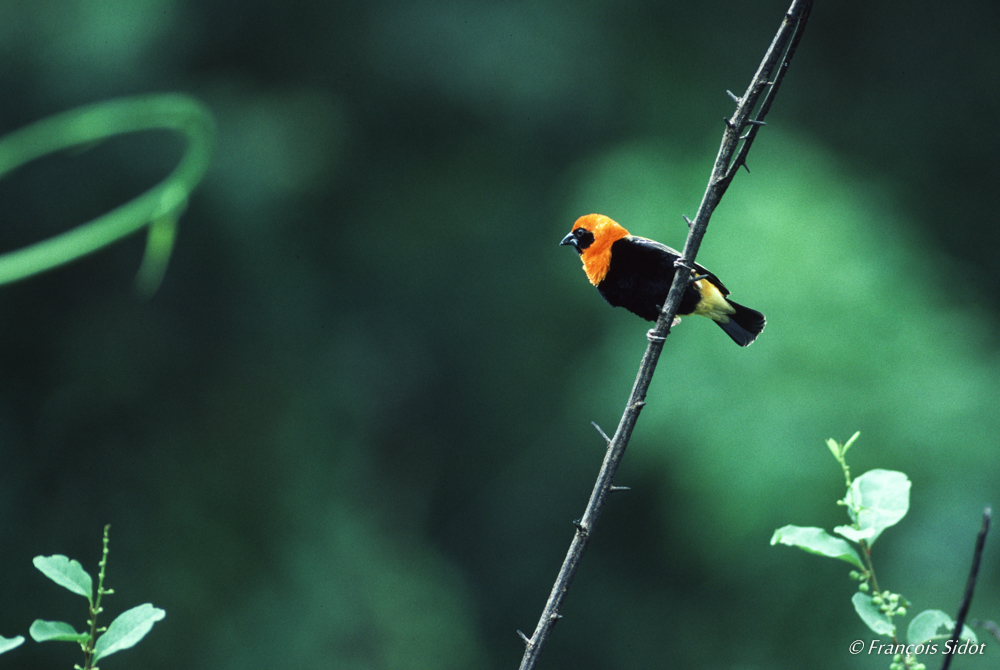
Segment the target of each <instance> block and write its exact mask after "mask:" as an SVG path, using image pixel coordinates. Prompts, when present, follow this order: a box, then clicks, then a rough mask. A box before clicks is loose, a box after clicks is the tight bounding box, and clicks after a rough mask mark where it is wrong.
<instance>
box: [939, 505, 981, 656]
mask: <svg viewBox="0 0 1000 670" xmlns="http://www.w3.org/2000/svg"><path fill="white" fill-rule="evenodd" d="M992 518H993V509H992V508H991V507H987V508H986V509H984V510H983V525H982V526H981V527H980V528H979V534H978V535H977V536H976V548H975V550H974V551H973V552H972V568H971V569H970V570H969V580H968V581H967V582H966V584H965V595H963V596H962V604H960V605H959V606H958V616H956V617H955V630H954V631H953V632H952V634H951V640H950V642H949V643H948V645H946V646H945V649H954V648H955V646H956V643H957V642H958V638H959V637H960V636H961V635H962V627H963V626H964V625H965V617H966V615H967V614H968V613H969V606H970V605H972V594H973V593H974V592H975V590H976V579H977V578H978V576H979V559H981V558H982V557H983V547H984V546H986V534H987V533H989V532H990V520H991V519H992ZM951 658H952V654H950V653H945V655H944V661H943V662H942V663H941V670H948V666H950V665H951Z"/></svg>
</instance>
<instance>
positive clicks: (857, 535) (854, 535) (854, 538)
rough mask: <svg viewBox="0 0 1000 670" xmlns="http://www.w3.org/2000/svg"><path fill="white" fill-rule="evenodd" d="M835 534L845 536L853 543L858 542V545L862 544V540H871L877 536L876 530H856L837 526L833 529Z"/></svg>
mask: <svg viewBox="0 0 1000 670" xmlns="http://www.w3.org/2000/svg"><path fill="white" fill-rule="evenodd" d="M833 532H834V533H837V534H839V535H843V536H844V537H846V538H847V539H848V540H850V541H851V542H858V543H860V542H861V540H870V539H871V538H872V536H873V535H875V529H874V528H866V529H864V530H858V529H856V528H852V527H851V526H837V527H836V528H834V529H833Z"/></svg>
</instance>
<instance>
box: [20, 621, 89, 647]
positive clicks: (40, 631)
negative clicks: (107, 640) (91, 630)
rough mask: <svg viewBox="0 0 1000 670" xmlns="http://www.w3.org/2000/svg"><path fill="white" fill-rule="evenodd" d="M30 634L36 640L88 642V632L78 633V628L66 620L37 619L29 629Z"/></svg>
mask: <svg viewBox="0 0 1000 670" xmlns="http://www.w3.org/2000/svg"><path fill="white" fill-rule="evenodd" d="M28 634H29V635H31V639H32V640H34V641H35V642H86V641H87V639H89V638H90V635H89V634H88V633H77V632H76V629H75V628H73V627H72V626H70V625H69V624H68V623H66V622H65V621H43V620H42V619H35V621H34V622H33V623H32V624H31V628H29V629H28Z"/></svg>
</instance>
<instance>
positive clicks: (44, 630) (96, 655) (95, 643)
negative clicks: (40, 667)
mask: <svg viewBox="0 0 1000 670" xmlns="http://www.w3.org/2000/svg"><path fill="white" fill-rule="evenodd" d="M110 528H111V527H110V526H105V527H104V550H103V553H102V555H101V562H100V563H99V567H100V572H99V573H98V576H97V591H96V593H95V592H94V590H93V583H94V582H93V579H92V578H91V576H90V574H89V573H87V571H86V570H84V569H83V566H82V565H80V563H79V562H78V561H75V560H72V559H70V558H67V557H66V556H62V555H61V554H56V555H54V556H36V557H35V558H34V560H33V561H32V562H33V563H34V565H35V567H36V568H38V569H39V570H40V571H41V572H42V574H44V575H45V576H46V577H48V578H49V579H51V580H52V581H53V582H55V583H56V584H58V585H59V586H61V587H63V588H65V589H67V590H69V591H72V592H73V593H75V594H77V595H80V596H83V597H84V598H86V599H87V602H88V603H89V612H90V618H89V619H88V620H87V624H88V625H89V626H90V630H89V631H88V632H85V633H78V632H77V631H76V629H75V628H74V627H73V626H72V625H71V624H68V623H66V622H65V621H45V620H43V619H36V620H35V621H34V622H33V623H32V624H31V628H30V630H29V631H28V632H29V634H30V635H31V637H32V639H33V640H35V642H76V643H77V644H79V645H80V647H81V648H82V649H83V653H84V657H85V664H84V666H83V670H97V666H96V665H94V664H95V663H97V661H98V660H100V659H102V658H104V657H105V656H110V655H111V654H113V653H115V652H117V651H121V650H123V649H129V648H130V647H133V646H135V645H136V643H138V642H139V641H140V640H141V639H142V638H144V637H145V636H146V634H147V633H148V632H149V631H150V630H151V629H152V628H153V624H154V623H156V622H157V621H159V620H161V619H162V618H163V617H165V616H166V615H167V613H166V612H165V611H163V610H162V609H159V608H158V607H153V606H152V605H151V604H149V603H145V604H143V605H139V606H137V607H133V608H132V609H130V610H126V611H125V612H122V613H121V614H119V615H118V617H117V618H115V620H114V621H112V622H111V625H109V626H108V627H107V628H98V626H97V616H98V615H99V614H100V613H101V612H102V611H103V608H102V607H101V599H102V598H103V597H104V596H106V595H110V594H112V593H114V591H113V590H112V589H109V588H105V586H104V574H105V569H106V568H107V563H108V531H109V530H110ZM17 639H18V638H15V640H17ZM19 639H20V641H19V642H16V643H15V644H0V653H2V652H3V651H7V650H8V649H13V648H14V647H16V646H17V645H18V644H20V643H21V642H23V641H24V638H19ZM4 642H7V641H4ZM76 667H77V668H79V667H80V666H76Z"/></svg>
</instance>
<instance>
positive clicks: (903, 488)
mask: <svg viewBox="0 0 1000 670" xmlns="http://www.w3.org/2000/svg"><path fill="white" fill-rule="evenodd" d="M844 502H845V503H847V509H848V511H850V513H851V519H853V520H854V522H855V523H856V524H857V526H858V528H859V529H860V531H861V532H862V533H868V534H870V538H866V539H867V540H868V546H869V547H870V546H871V545H873V544H875V540H877V539H878V536H879V535H881V534H882V531H883V530H885V529H886V528H888V527H890V526H894V525H895V524H897V523H899V520H900V519H902V518H903V517H904V516H906V512H907V511H908V510H909V509H910V480H909V479H907V478H906V475H905V474H903V473H902V472H895V471H892V470H871V471H869V472H866V473H865V474H863V475H861V476H860V477H858V478H857V479H855V480H854V481H853V482H852V483H851V488H850V489H848V491H847V496H846V498H845V499H844ZM838 532H839V531H838ZM841 534H843V533H841Z"/></svg>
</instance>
